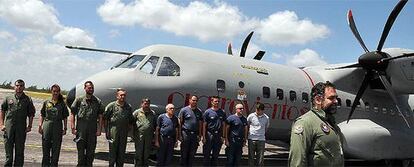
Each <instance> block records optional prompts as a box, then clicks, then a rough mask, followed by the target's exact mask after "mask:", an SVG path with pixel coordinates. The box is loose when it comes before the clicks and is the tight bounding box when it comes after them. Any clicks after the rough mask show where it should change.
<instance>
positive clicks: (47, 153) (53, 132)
mask: <svg viewBox="0 0 414 167" xmlns="http://www.w3.org/2000/svg"><path fill="white" fill-rule="evenodd" d="M50 89H51V91H52V99H50V100H46V101H45V102H43V106H42V109H41V110H40V114H41V116H40V118H39V133H40V134H42V150H43V158H42V166H58V161H59V155H60V147H61V145H62V136H63V135H65V134H66V130H68V126H67V124H68V120H67V117H68V116H69V111H68V107H67V105H66V103H65V101H64V99H63V96H62V94H60V86H59V85H57V84H54V85H52V87H51V88H50Z"/></svg>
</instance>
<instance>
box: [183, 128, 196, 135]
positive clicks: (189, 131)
mask: <svg viewBox="0 0 414 167" xmlns="http://www.w3.org/2000/svg"><path fill="white" fill-rule="evenodd" d="M183 131H185V132H187V133H190V134H196V133H197V131H193V130H189V129H183Z"/></svg>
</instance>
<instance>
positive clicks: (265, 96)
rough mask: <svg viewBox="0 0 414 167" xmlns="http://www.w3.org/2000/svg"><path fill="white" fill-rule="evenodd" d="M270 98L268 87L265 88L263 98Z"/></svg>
mask: <svg viewBox="0 0 414 167" xmlns="http://www.w3.org/2000/svg"><path fill="white" fill-rule="evenodd" d="M269 97H270V88H269V87H267V86H263V98H269Z"/></svg>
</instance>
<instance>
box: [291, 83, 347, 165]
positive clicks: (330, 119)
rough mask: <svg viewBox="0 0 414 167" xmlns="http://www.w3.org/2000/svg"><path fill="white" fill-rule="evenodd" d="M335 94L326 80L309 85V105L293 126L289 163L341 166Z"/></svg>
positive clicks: (340, 143)
mask: <svg viewBox="0 0 414 167" xmlns="http://www.w3.org/2000/svg"><path fill="white" fill-rule="evenodd" d="M337 97H338V95H337V93H336V90H335V86H334V85H333V84H332V83H330V82H328V81H327V82H326V83H322V82H320V83H317V84H316V85H315V86H314V87H313V88H312V91H311V101H312V105H313V106H312V109H311V110H310V111H308V112H307V113H305V114H303V115H302V116H300V117H299V118H297V119H296V120H295V122H294V124H293V126H292V132H291V136H290V152H289V166H344V156H343V152H342V136H343V135H342V133H341V130H340V129H339V127H338V126H337V125H336V123H335V118H334V116H333V114H334V113H336V105H337V103H338V101H337Z"/></svg>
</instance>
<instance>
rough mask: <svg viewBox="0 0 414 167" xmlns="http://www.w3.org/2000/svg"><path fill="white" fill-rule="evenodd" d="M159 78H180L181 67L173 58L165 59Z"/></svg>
mask: <svg viewBox="0 0 414 167" xmlns="http://www.w3.org/2000/svg"><path fill="white" fill-rule="evenodd" d="M157 75H158V76H180V66H178V65H177V64H176V63H175V62H174V61H173V60H172V59H171V58H169V57H164V58H163V59H162V62H161V67H160V69H159V70H158V74H157Z"/></svg>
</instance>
